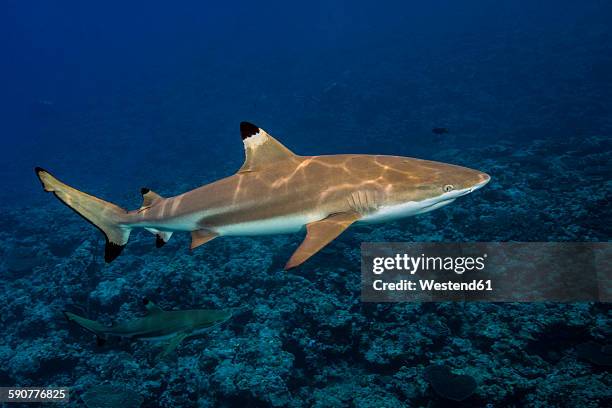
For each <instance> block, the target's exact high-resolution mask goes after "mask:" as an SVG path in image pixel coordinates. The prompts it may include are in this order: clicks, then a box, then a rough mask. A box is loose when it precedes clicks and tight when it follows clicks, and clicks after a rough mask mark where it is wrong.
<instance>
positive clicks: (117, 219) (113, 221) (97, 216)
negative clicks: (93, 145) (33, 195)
mask: <svg viewBox="0 0 612 408" xmlns="http://www.w3.org/2000/svg"><path fill="white" fill-rule="evenodd" d="M34 170H35V171H36V175H37V176H38V178H39V179H40V182H41V183H42V185H43V188H44V189H45V191H48V192H51V193H53V194H55V196H56V197H57V198H58V199H59V200H60V201H61V202H63V203H64V204H66V205H67V206H68V207H69V208H71V209H72V210H74V211H75V212H76V213H77V214H79V215H80V216H81V217H83V218H85V219H86V220H87V221H89V222H90V223H91V224H93V225H94V226H96V227H97V228H98V229H99V230H100V231H102V233H103V234H104V236H105V237H106V247H105V249H104V260H105V261H106V262H111V261H112V260H114V259H115V258H117V257H118V256H119V255H120V254H121V251H123V247H124V246H125V244H127V242H128V239H129V237H130V231H131V229H130V228H129V227H125V226H124V225H122V223H123V222H124V221H125V219H126V217H127V211H125V210H124V209H123V208H121V207H119V206H116V205H115V204H113V203H109V202H108V201H104V200H101V199H99V198H97V197H94V196H92V195H89V194H87V193H84V192H82V191H79V190H77V189H75V188H72V187H70V186H69V185H67V184H64V183H62V182H61V181H59V180H58V179H56V178H55V177H53V176H52V175H51V174H50V173H49V172H47V171H46V170H44V169H41V168H40V167H36V169H34Z"/></svg>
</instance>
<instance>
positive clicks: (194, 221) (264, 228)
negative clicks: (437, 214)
mask: <svg viewBox="0 0 612 408" xmlns="http://www.w3.org/2000/svg"><path fill="white" fill-rule="evenodd" d="M483 185H484V184H483ZM479 187H480V186H477V187H475V188H470V189H464V190H455V191H450V192H447V193H443V194H441V195H439V196H437V197H433V198H429V199H426V200H421V201H409V202H405V203H401V204H397V205H391V206H382V207H380V208H378V209H377V210H375V211H373V212H371V213H368V214H365V215H364V216H363V217H362V218H361V219H359V221H357V224H374V223H381V222H389V221H394V220H397V219H401V218H406V217H411V216H414V215H419V214H424V213H427V212H430V211H433V210H435V209H438V208H440V207H443V206H445V205H447V204H450V203H452V202H453V201H455V199H457V197H461V196H463V195H466V194H469V193H471V192H472V191H473V190H475V189H476V188H479ZM209 214H210V210H208V211H203V212H202V213H194V214H190V215H188V216H184V217H181V218H175V219H171V220H165V221H164V222H161V223H159V224H155V225H147V227H151V228H156V229H158V230H160V231H194V230H198V229H200V228H201V227H200V225H201V224H200V222H201V220H202V219H204V218H205V217H206V215H209ZM328 215H329V214H325V213H321V212H315V211H313V212H305V213H300V214H291V215H285V216H281V217H273V218H267V219H262V220H257V221H251V222H245V223H239V224H227V225H223V226H220V227H217V228H215V229H214V232H215V233H217V234H218V235H220V236H249V235H270V234H290V233H295V232H299V231H300V230H302V229H303V228H304V226H305V225H307V224H310V223H312V222H315V221H320V220H322V219H324V218H326V217H327V216H328ZM139 226H142V225H139Z"/></svg>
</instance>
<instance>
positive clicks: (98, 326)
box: [64, 312, 108, 338]
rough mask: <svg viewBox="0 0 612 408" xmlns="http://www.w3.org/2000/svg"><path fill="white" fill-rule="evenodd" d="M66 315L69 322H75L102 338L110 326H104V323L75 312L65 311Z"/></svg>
mask: <svg viewBox="0 0 612 408" xmlns="http://www.w3.org/2000/svg"><path fill="white" fill-rule="evenodd" d="M64 316H66V319H68V321H69V322H75V323H76V324H78V325H79V326H81V327H82V328H84V329H85V330H87V331H88V332H91V333H93V334H95V335H96V336H98V337H100V338H103V337H105V335H104V333H105V331H106V330H108V327H106V326H104V325H103V324H102V323H98V322H96V321H95V320H89V319H86V318H84V317H81V316H79V315H75V314H74V313H70V312H64Z"/></svg>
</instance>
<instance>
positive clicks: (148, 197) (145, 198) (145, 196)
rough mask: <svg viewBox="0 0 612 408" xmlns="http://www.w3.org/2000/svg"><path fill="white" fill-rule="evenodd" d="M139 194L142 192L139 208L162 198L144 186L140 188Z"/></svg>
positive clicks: (148, 205)
mask: <svg viewBox="0 0 612 408" xmlns="http://www.w3.org/2000/svg"><path fill="white" fill-rule="evenodd" d="M140 194H142V207H140V208H148V207H150V206H151V205H153V203H154V202H156V201H157V200H161V199H163V197H162V196H160V195H159V194H157V193H156V192H155V191H152V190H149V189H148V188H146V187H143V188H141V189H140Z"/></svg>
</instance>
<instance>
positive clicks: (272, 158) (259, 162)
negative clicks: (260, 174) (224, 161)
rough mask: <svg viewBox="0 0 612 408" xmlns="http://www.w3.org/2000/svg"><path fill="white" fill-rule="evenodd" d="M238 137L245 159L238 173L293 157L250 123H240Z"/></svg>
mask: <svg viewBox="0 0 612 408" xmlns="http://www.w3.org/2000/svg"><path fill="white" fill-rule="evenodd" d="M240 136H241V137H242V142H243V143H244V153H245V156H246V157H245V159H244V164H243V165H242V167H241V168H240V170H238V173H245V172H251V171H257V170H258V169H261V168H263V167H265V166H267V165H269V164H270V163H274V162H277V161H279V160H285V159H288V158H291V157H295V154H294V153H293V152H292V151H291V150H289V149H287V148H286V147H285V146H283V144H282V143H280V142H279V141H278V140H276V139H275V138H273V137H272V136H270V135H269V134H268V133H266V131H265V130H263V129H261V128H259V127H257V126H255V125H253V124H252V123H249V122H241V123H240Z"/></svg>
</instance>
